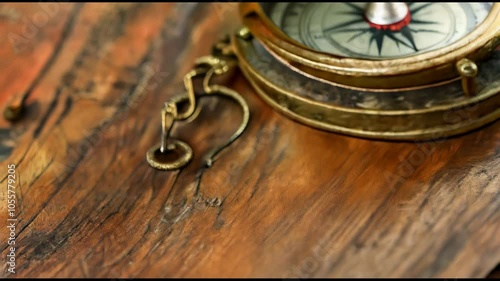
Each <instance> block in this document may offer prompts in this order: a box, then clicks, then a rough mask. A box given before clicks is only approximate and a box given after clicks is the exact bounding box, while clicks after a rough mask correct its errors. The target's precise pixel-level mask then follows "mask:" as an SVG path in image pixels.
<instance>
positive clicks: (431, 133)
mask: <svg viewBox="0 0 500 281" xmlns="http://www.w3.org/2000/svg"><path fill="white" fill-rule="evenodd" d="M241 44H245V42H244V41H241V40H240V39H238V38H237V37H233V46H234V50H235V53H236V55H237V56H238V58H239V61H240V68H241V70H242V72H243V74H244V75H245V77H246V78H247V80H248V81H249V82H250V83H251V85H252V86H253V87H254V89H255V90H256V92H257V93H258V95H259V96H260V97H261V98H262V99H263V100H264V101H265V102H266V103H268V104H269V105H270V106H271V107H273V108H274V109H276V110H277V111H278V112H280V113H282V114H284V115H286V116H288V117H290V118H291V119H293V120H296V121H299V122H301V123H304V124H306V125H309V126H312V127H315V128H318V129H322V130H327V131H332V132H337V133H342V134H347V135H353V136H358V137H365V138H371V139H386V140H426V139H435V138H439V137H446V136H452V135H457V134H461V133H465V132H467V131H470V130H473V129H475V128H478V127H481V126H483V125H485V124H487V123H490V122H493V121H495V120H497V119H498V118H500V95H499V91H500V82H499V83H495V84H493V85H492V86H491V87H489V88H488V89H485V90H484V91H483V92H482V93H481V94H480V95H478V96H476V97H472V98H470V99H468V100H466V101H461V102H456V103H454V104H450V105H446V106H436V107H433V108H428V109H418V110H398V111H392V110H391V111H383V110H381V111H379V110H366V109H351V108H345V107H341V106H336V105H333V104H326V103H322V102H318V101H314V100H311V99H308V98H305V97H302V96H299V95H297V94H295V93H292V92H288V91H286V90H284V89H281V88H279V87H277V86H276V85H274V84H273V83H271V82H270V81H268V80H267V79H266V78H265V77H263V76H262V75H260V74H259V73H257V71H256V70H254V69H253V68H252V66H251V65H250V64H249V62H248V61H247V59H246V55H245V54H244V50H243V48H242V46H241ZM283 101H285V102H283ZM472 108H475V109H474V112H473V114H472V115H473V116H472V117H471V118H470V119H468V120H463V121H460V122H457V123H451V124H450V122H448V121H447V120H446V118H443V115H446V114H448V113H450V112H453V110H469V109H471V110H472ZM360 120H361V121H360ZM363 120H364V121H363ZM342 122H344V123H343V124H342ZM396 123H399V124H403V125H399V127H398V128H397V129H396V126H395V124H396Z"/></svg>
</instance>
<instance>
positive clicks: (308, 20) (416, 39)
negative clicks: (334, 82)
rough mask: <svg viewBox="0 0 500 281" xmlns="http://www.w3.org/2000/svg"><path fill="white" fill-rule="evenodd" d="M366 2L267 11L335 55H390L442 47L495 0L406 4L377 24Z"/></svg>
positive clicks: (293, 33) (293, 34)
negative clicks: (390, 20)
mask: <svg viewBox="0 0 500 281" xmlns="http://www.w3.org/2000/svg"><path fill="white" fill-rule="evenodd" d="M366 5H367V3H276V4H274V5H272V6H271V7H270V9H267V13H268V16H269V17H270V19H271V20H272V21H273V22H274V24H275V25H277V26H278V27H279V28H280V29H281V30H282V31H283V32H284V33H285V34H287V35H288V36H289V37H290V38H292V39H293V40H295V41H297V42H300V43H302V44H303V45H306V46H308V47H310V48H313V49H315V50H318V51H321V52H326V53H331V54H334V55H339V56H344V57H351V58H365V59H394V58H402V57H407V56H413V55H417V54H421V53H425V52H429V51H432V50H436V49H440V48H443V47H446V46H448V45H450V44H452V43H454V42H456V41H457V40H459V39H461V38H463V37H464V36H466V35H467V34H469V33H470V32H471V31H473V30H474V29H475V28H476V27H477V26H478V25H479V24H481V23H482V22H483V21H484V19H485V18H486V17H487V15H488V14H489V12H490V9H491V8H492V6H493V3H421V2H419V3H408V10H409V14H408V16H407V17H405V18H404V19H403V20H401V21H400V22H397V23H394V24H391V25H385V26H384V25H377V24H374V23H371V22H369V21H368V20H367V19H366V17H365V8H366Z"/></svg>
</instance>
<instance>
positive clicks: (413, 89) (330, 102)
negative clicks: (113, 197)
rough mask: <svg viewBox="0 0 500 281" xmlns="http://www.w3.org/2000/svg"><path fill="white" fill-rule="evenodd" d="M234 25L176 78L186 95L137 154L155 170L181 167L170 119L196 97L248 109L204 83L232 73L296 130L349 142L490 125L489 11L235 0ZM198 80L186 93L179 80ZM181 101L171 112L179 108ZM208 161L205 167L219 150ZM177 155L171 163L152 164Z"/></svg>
mask: <svg viewBox="0 0 500 281" xmlns="http://www.w3.org/2000/svg"><path fill="white" fill-rule="evenodd" d="M240 17H241V21H242V23H243V27H242V28H241V29H240V30H239V31H238V32H237V33H236V34H234V35H232V36H231V38H230V40H229V41H227V42H219V43H218V44H217V45H216V46H215V48H214V53H213V54H212V56H209V57H205V58H202V59H201V60H200V62H198V63H197V64H196V68H195V70H193V72H192V73H190V74H188V75H187V76H186V77H187V78H186V79H185V84H186V89H187V94H186V95H184V96H183V98H174V99H172V100H170V101H169V102H167V103H166V106H165V109H164V110H163V112H162V120H163V134H162V144H160V145H158V146H156V147H153V148H152V149H151V150H150V151H149V152H148V157H147V159H148V162H149V163H150V164H151V165H152V166H153V167H156V168H159V169H166V170H169V169H176V168H180V167H182V166H183V165H185V164H187V163H188V162H189V159H190V158H191V156H192V150H191V149H190V148H189V146H188V145H187V144H185V143H182V142H180V141H171V140H170V128H171V126H172V125H173V122H174V121H177V120H185V119H187V118H188V117H189V116H191V115H192V112H193V111H194V108H195V105H196V100H197V98H198V97H201V96H207V95H210V94H218V95H222V96H226V97H231V98H233V99H235V100H236V101H237V102H238V103H239V104H240V105H241V106H242V108H243V112H244V118H243V123H242V125H241V127H240V129H239V130H238V131H237V132H236V133H235V135H233V137H232V138H231V139H230V140H229V142H228V143H226V144H225V145H224V146H223V147H226V146H227V145H229V144H230V143H231V142H232V141H234V139H236V138H237V137H238V136H239V135H240V134H241V133H242V132H243V130H244V128H245V127H246V124H247V123H248V120H249V119H248V118H249V109H248V107H247V106H246V103H245V102H244V100H243V99H242V98H241V97H240V96H239V95H238V94H237V93H236V92H234V91H232V90H230V89H228V88H226V87H223V86H220V85H214V84H213V83H211V78H212V77H215V76H220V75H223V74H226V73H228V72H229V70H230V69H231V66H232V65H239V67H240V69H241V70H242V72H243V74H244V75H245V77H246V78H247V80H248V81H249V82H250V83H251V85H252V86H253V88H254V89H255V91H256V92H257V93H258V94H259V96H260V97H261V98H262V99H263V100H264V101H265V102H267V103H268V104H269V105H270V106H272V107H273V108H274V109H276V110H277V111H279V112H280V113H282V114H285V115H286V116H288V117H290V118H292V119H294V120H297V121H299V122H301V123H304V124H306V125H309V126H312V127H315V128H318V129H323V130H328V131H332V132H336V133H342V134H347V135H352V136H358V137H366V138H373V139H389V140H428V139H436V138H442V137H447V136H453V135H457V134H461V133H465V132H468V131H470V130H473V129H476V128H478V127H480V126H482V125H485V124H487V123H490V122H493V121H495V120H497V119H498V118H499V117H500V109H499V105H500V49H499V48H498V47H499V46H500V4H498V3H402V2H390V3H242V4H240ZM195 75H202V76H203V77H205V78H204V82H203V84H204V93H203V94H202V95H196V94H195V93H194V90H193V87H194V86H193V82H192V81H191V78H190V77H194V76H195ZM181 100H184V101H189V106H188V108H189V109H188V111H186V112H184V113H182V114H180V113H178V112H179V102H180V101H181ZM223 147H221V148H219V149H216V151H215V152H213V153H211V154H210V156H209V157H208V159H207V163H211V162H212V161H213V158H214V157H215V155H216V154H217V153H218V152H220V151H221V150H222V148H223ZM175 149H183V150H184V154H183V157H181V158H180V160H179V161H178V162H175V163H160V161H159V160H158V159H159V158H158V156H159V155H160V154H161V153H166V152H168V151H170V150H175Z"/></svg>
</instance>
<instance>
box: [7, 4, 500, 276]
mask: <svg viewBox="0 0 500 281" xmlns="http://www.w3.org/2000/svg"><path fill="white" fill-rule="evenodd" d="M52 5H53V6H51V7H52V9H53V11H54V10H56V12H55V13H51V15H49V14H47V13H48V12H45V11H44V10H45V9H43V8H41V7H40V6H39V5H38V4H30V5H26V4H0V34H1V36H0V40H1V41H2V44H1V45H0V102H1V104H2V110H3V107H4V106H5V104H6V103H7V100H8V99H9V97H11V96H13V95H14V94H26V93H27V94H28V98H27V106H28V107H27V111H26V115H25V116H24V118H23V119H22V120H21V121H19V122H17V123H15V124H10V123H8V122H7V121H5V120H3V119H2V120H0V136H1V141H0V151H1V152H0V153H1V155H2V160H1V165H0V166H1V171H2V174H1V178H0V180H1V184H0V185H1V189H0V194H1V195H2V200H1V202H2V205H1V206H0V229H2V230H1V233H0V237H1V240H0V241H1V242H0V243H2V244H1V249H2V257H3V258H4V259H5V257H6V255H7V253H8V245H7V236H8V235H9V233H8V231H7V230H6V224H7V218H8V217H7V203H5V202H6V197H7V187H6V186H7V180H6V171H7V165H9V164H15V165H16V173H17V178H18V180H19V181H18V187H17V192H16V195H17V199H18V202H17V206H16V215H17V218H18V221H17V225H16V240H15V241H16V247H17V248H16V255H17V259H16V273H15V274H9V273H8V272H4V275H3V276H9V277H125V278H133V277H219V276H222V277H266V276H270V277H278V278H281V277H295V278H307V277H380V276H386V277H484V276H486V275H487V274H488V273H489V272H490V271H491V270H493V269H494V268H495V266H496V265H497V264H498V263H499V261H500V236H499V235H498V230H499V226H500V212H499V211H500V201H499V197H498V192H499V187H500V177H499V170H500V158H499V155H500V123H499V122H496V123H494V124H492V125H490V126H488V127H485V128H483V129H481V130H478V131H476V132H473V133H470V134H467V135H464V136H461V137H458V138H453V139H449V140H439V141H434V142H427V143H424V144H415V143H397V142H393V143H391V142H379V141H368V140H363V139H357V138H350V137H346V136H341V135H336V134H331V133H326V132H322V131H317V130H314V129H311V128H308V127H306V126H303V125H300V124H298V123H295V122H293V121H290V120H288V119H287V118H285V117H283V116H281V115H279V114H277V113H275V112H274V111H272V110H271V109H270V108H269V107H268V106H267V105H265V104H264V103H263V102H262V101H261V100H260V99H259V98H258V97H257V96H256V94H255V93H254V91H253V90H252V89H251V88H250V86H249V84H248V83H247V82H246V81H245V79H244V78H243V77H242V75H241V74H239V75H237V76H236V78H235V81H234V83H233V84H232V85H231V87H233V88H235V89H237V90H238V91H240V92H241V93H242V95H243V96H244V97H245V98H246V99H247V101H248V103H249V105H250V110H251V121H250V125H249V127H248V129H247V131H245V133H244V135H243V136H242V137H241V138H240V139H238V140H237V141H236V142H235V143H234V146H232V147H230V148H229V149H227V150H226V151H225V152H224V154H223V155H222V156H221V158H220V160H219V161H218V162H216V163H215V165H214V166H213V167H211V168H210V169H208V170H206V171H204V173H203V174H202V177H201V180H200V182H199V186H198V188H197V177H196V176H197V172H198V171H199V167H200V166H201V164H202V162H201V159H202V156H203V155H204V154H205V153H207V152H208V151H209V150H210V149H211V148H213V147H215V146H217V145H218V144H221V143H222V142H224V141H225V139H226V138H228V137H229V136H230V135H231V134H232V133H233V131H234V130H235V129H236V127H237V122H238V121H239V117H238V116H239V115H238V114H239V112H238V110H236V108H235V107H233V106H232V104H231V103H230V102H225V101H216V100H215V101H214V100H207V101H205V102H204V105H205V106H204V107H203V110H202V112H201V113H200V116H199V117H198V119H197V120H196V121H194V122H192V123H189V124H183V125H181V126H179V127H178V128H176V130H175V131H174V134H175V135H176V136H178V137H179V138H180V139H182V140H185V141H187V142H188V143H190V144H191V145H192V146H193V148H194V152H195V159H194V161H193V162H192V163H191V164H190V165H189V166H188V167H186V168H185V169H183V170H182V171H179V172H160V171H156V170H153V169H152V168H150V167H149V165H148V164H147V163H146V160H145V154H146V151H147V150H148V149H149V148H150V147H151V146H152V145H154V144H156V143H158V142H159V140H160V139H159V136H160V134H159V133H160V118H159V117H160V110H161V106H162V103H163V102H164V101H165V100H166V99H167V98H168V97H170V96H172V95H175V94H178V93H180V92H181V91H182V90H183V85H182V77H183V75H184V74H185V73H186V72H187V71H188V70H189V69H190V68H191V66H192V64H193V62H194V60H195V58H197V57H199V56H202V55H207V54H209V53H210V49H211V44H212V43H213V42H215V41H216V40H217V39H218V38H219V37H220V36H221V35H223V34H224V33H226V32H230V31H234V30H236V28H237V27H238V24H237V23H238V20H237V18H236V13H235V8H236V5H235V4H223V3H219V4H198V5H196V4H175V3H164V4H162V3H156V4H131V3H129V4H83V5H82V4H69V3H58V4H57V3H56V4H52ZM45 8H47V7H45ZM40 13H46V15H48V16H46V18H47V19H48V20H47V22H46V23H45V24H41V23H43V16H41V14H40ZM37 14H38V16H36V15H37ZM34 18H37V19H38V23H39V27H37V28H36V30H35V31H33V32H31V33H29V30H28V27H29V26H30V25H29V22H33V20H34ZM9 34H11V36H10V37H9ZM12 34H17V35H18V37H16V38H17V39H19V38H21V39H22V40H21V41H19V40H18V41H16V42H17V43H16V44H13V43H12V40H13V39H12V38H14V37H15V36H12ZM19 42H20V43H19ZM4 259H2V266H4V265H5V262H4Z"/></svg>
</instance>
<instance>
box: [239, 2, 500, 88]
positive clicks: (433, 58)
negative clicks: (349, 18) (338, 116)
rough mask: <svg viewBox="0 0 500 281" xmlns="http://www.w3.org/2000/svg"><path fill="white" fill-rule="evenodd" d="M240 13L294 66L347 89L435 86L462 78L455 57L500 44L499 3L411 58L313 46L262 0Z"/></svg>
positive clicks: (477, 56)
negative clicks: (472, 24) (370, 56)
mask: <svg viewBox="0 0 500 281" xmlns="http://www.w3.org/2000/svg"><path fill="white" fill-rule="evenodd" d="M239 7H240V16H241V19H242V22H243V24H244V25H245V26H246V27H247V28H248V29H249V30H250V32H251V33H252V35H253V36H255V37H256V38H257V39H258V40H259V41H261V42H262V43H263V44H264V45H265V46H266V47H267V48H268V49H269V50H270V51H271V52H272V53H273V54H275V55H276V56H277V57H279V58H281V59H282V60H284V61H285V62H286V63H287V64H289V65H290V67H292V68H294V69H295V70H297V71H300V72H303V73H305V74H308V75H311V76H312V77H314V78H316V79H320V80H324V81H328V82H331V83H333V84H335V85H342V86H343V87H347V88H354V89H369V90H374V91H388V92H389V91H401V90H410V89H418V88H425V87H432V86H434V85H436V84H441V83H446V82H449V81H453V80H455V79H458V77H459V74H458V73H457V70H456V66H455V65H456V62H457V61H459V60H461V59H463V58H467V59H469V60H471V61H474V62H479V61H481V60H484V59H486V58H487V57H488V56H489V55H490V54H491V53H492V52H493V51H495V49H496V48H497V47H498V46H500V16H499V15H500V3H495V4H493V7H492V9H491V11H490V14H489V15H488V16H487V17H486V19H485V20H484V21H483V23H481V24H480V25H479V26H478V27H477V28H476V29H474V30H473V31H472V32H471V33H469V34H468V35H466V36H465V37H464V38H462V39H460V40H458V41H457V42H455V43H453V44H450V45H449V46H447V47H444V48H441V49H438V50H434V51H429V52H426V53H422V54H418V55H415V56H411V57H405V58H398V59H387V60H367V59H354V58H346V57H341V56H336V55H333V54H328V53H325V52H320V51H317V50H314V49H311V48H309V47H307V46H305V45H303V44H301V43H299V42H296V41H295V40H293V39H291V38H289V37H288V36H287V35H286V34H284V33H283V32H282V31H281V30H280V29H279V28H278V27H277V26H276V25H275V24H274V23H273V22H272V21H271V20H270V19H269V18H268V17H267V16H266V14H265V12H264V11H263V9H262V7H261V5H260V4H259V3H241V4H240V6H239Z"/></svg>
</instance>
